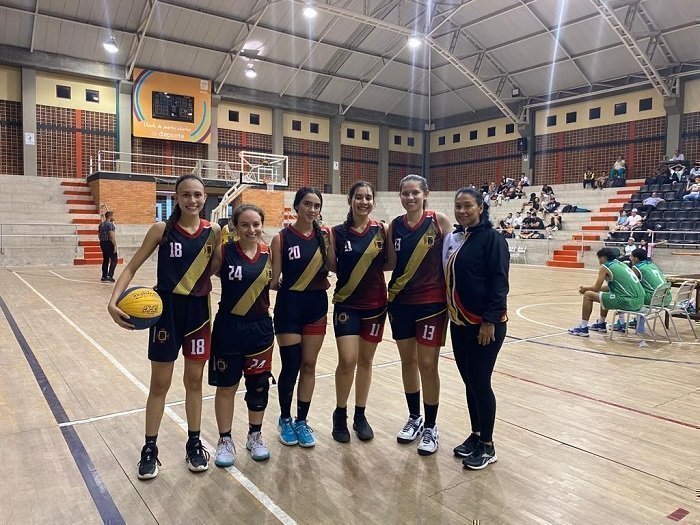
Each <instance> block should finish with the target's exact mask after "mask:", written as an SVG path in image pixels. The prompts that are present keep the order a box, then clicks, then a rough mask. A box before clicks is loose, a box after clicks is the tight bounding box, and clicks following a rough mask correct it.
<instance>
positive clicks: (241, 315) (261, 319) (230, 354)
mask: <svg viewBox="0 0 700 525" xmlns="http://www.w3.org/2000/svg"><path fill="white" fill-rule="evenodd" d="M264 220H265V215H264V213H263V211H262V210H261V209H260V208H258V207H257V206H253V205H251V204H244V205H242V206H238V207H237V208H236V209H235V210H234V212H233V216H232V218H231V224H232V226H233V228H234V229H235V232H236V240H233V237H232V238H231V239H230V240H229V242H227V243H225V244H224V245H223V253H222V257H221V258H222V264H221V270H220V271H219V277H220V278H221V301H220V302H219V311H218V312H217V314H216V318H215V319H214V330H213V332H212V345H211V358H210V359H209V384H210V385H212V386H215V387H217V388H216V396H215V398H214V409H215V412H216V423H217V425H218V427H219V443H218V444H217V447H216V459H215V461H214V463H215V464H216V465H217V466H219V467H230V466H232V465H233V464H234V462H235V460H236V457H235V451H236V449H235V446H234V444H233V440H232V438H231V423H232V421H233V406H234V399H235V398H234V396H235V395H236V390H238V383H239V381H240V379H241V376H245V388H246V394H245V401H246V404H247V405H248V424H249V427H248V439H247V442H246V448H247V449H248V450H249V451H250V455H251V457H252V458H253V459H254V460H255V461H264V460H266V459H268V458H269V457H270V451H269V449H268V448H267V445H265V442H264V441H263V438H262V433H261V430H262V422H263V416H264V415H265V408H266V407H267V401H268V391H269V389H270V383H269V378H270V375H271V374H270V370H271V369H272V344H273V342H274V332H273V330H272V318H271V317H270V312H269V310H270V279H271V278H272V266H271V264H270V251H269V250H268V247H267V245H266V244H265V243H263V242H262V241H261V235H262V231H263V222H264Z"/></svg>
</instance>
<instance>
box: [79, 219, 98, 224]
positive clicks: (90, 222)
mask: <svg viewBox="0 0 700 525" xmlns="http://www.w3.org/2000/svg"><path fill="white" fill-rule="evenodd" d="M101 222H102V221H101V220H100V219H73V223H74V224H100V223H101Z"/></svg>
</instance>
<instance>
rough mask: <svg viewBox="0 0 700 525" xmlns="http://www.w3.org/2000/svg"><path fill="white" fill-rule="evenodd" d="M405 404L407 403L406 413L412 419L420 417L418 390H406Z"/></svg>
mask: <svg viewBox="0 0 700 525" xmlns="http://www.w3.org/2000/svg"><path fill="white" fill-rule="evenodd" d="M406 404H407V405H408V413H409V414H410V415H411V417H412V418H413V419H416V418H418V417H420V390H419V391H418V392H406Z"/></svg>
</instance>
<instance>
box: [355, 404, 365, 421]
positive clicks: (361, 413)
mask: <svg viewBox="0 0 700 525" xmlns="http://www.w3.org/2000/svg"><path fill="white" fill-rule="evenodd" d="M363 417H365V407H358V406H356V407H355V419H362V418H363Z"/></svg>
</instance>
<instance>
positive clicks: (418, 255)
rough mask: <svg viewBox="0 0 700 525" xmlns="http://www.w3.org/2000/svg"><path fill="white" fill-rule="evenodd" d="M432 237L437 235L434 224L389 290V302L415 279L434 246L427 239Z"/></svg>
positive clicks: (417, 245) (426, 232) (424, 234)
mask: <svg viewBox="0 0 700 525" xmlns="http://www.w3.org/2000/svg"><path fill="white" fill-rule="evenodd" d="M430 235H437V232H436V230H435V225H434V224H431V225H430V227H429V228H428V229H426V230H425V232H424V233H423V235H421V238H420V239H419V240H418V243H417V244H416V248H415V250H413V253H412V254H411V258H410V259H409V260H408V263H407V264H406V268H405V269H404V271H403V273H402V274H401V275H400V276H399V278H398V279H396V281H394V284H393V285H392V286H391V287H390V288H389V302H391V301H393V300H394V298H395V297H396V295H397V294H398V293H399V292H400V291H401V290H403V289H404V288H405V287H406V285H407V284H408V282H409V281H410V280H411V279H413V276H414V275H415V274H416V272H417V271H418V267H419V266H420V265H421V263H422V262H423V259H425V256H426V255H428V252H429V251H430V248H432V246H431V245H429V244H428V242H427V240H426V237H429V236H430Z"/></svg>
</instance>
